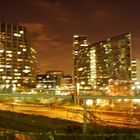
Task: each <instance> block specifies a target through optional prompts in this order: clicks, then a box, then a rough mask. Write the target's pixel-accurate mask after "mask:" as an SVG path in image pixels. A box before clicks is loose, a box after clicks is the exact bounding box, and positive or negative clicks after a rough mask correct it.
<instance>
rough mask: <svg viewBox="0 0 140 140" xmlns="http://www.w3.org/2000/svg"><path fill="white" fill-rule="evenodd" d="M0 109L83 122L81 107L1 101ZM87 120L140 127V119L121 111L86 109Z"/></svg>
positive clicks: (119, 125) (103, 123)
mask: <svg viewBox="0 0 140 140" xmlns="http://www.w3.org/2000/svg"><path fill="white" fill-rule="evenodd" d="M0 110H10V111H14V112H19V113H25V114H35V115H42V116H47V117H50V118H60V119H65V120H71V121H76V122H80V123H83V109H82V108H81V107H78V108H77V107H67V106H65V107H62V106H61V107H59V106H58V107H47V106H45V105H34V104H21V103H15V104H13V103H12V104H11V103H1V104H0ZM87 122H92V123H98V124H102V125H111V126H117V127H127V128H138V129H140V120H137V119H136V118H134V117H132V114H128V113H127V114H124V113H122V112H111V111H102V112H101V111H93V110H92V111H88V113H87Z"/></svg>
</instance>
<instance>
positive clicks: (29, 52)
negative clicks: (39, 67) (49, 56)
mask: <svg viewBox="0 0 140 140" xmlns="http://www.w3.org/2000/svg"><path fill="white" fill-rule="evenodd" d="M35 75H36V51H35V49H34V48H33V47H31V46H30V42H29V39H28V35H27V31H26V28H25V27H22V26H19V25H13V24H6V23H0V88H1V89H13V90H18V89H22V88H23V89H24V88H25V87H27V88H30V87H32V86H34V85H35V81H36V80H35Z"/></svg>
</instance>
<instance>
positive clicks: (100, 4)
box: [0, 0, 140, 74]
mask: <svg viewBox="0 0 140 140" xmlns="http://www.w3.org/2000/svg"><path fill="white" fill-rule="evenodd" d="M139 5H140V2H139V1H136V0H134V1H133V2H130V1H125V0H124V1H120V0H119V1H117V2H114V1H111V0H109V1H107V2H104V1H97V0H95V1H92V0H86V1H84V0H77V1H74V0H71V1H61V0H52V1H50V0H46V1H43V0H28V1H22V0H20V1H19V0H13V1H8V0H5V1H3V2H2V3H1V6H0V20H1V21H5V22H8V23H16V24H17V23H19V24H20V25H22V26H25V27H26V28H27V29H28V31H29V33H30V36H31V37H32V43H33V46H34V47H35V48H36V50H37V53H38V56H37V58H38V67H39V68H41V71H43V72H45V71H47V70H51V69H58V70H63V71H64V72H66V73H70V74H71V72H72V62H73V58H72V48H73V47H72V42H73V40H72V38H73V35H74V34H84V35H87V36H88V38H89V42H91V43H95V42H98V41H101V40H104V39H106V38H108V37H111V36H115V35H118V34H121V33H124V32H130V33H132V52H133V57H134V56H135V57H139V51H140V50H139V43H140V32H139V30H138V28H139V23H140V20H139V19H140V18H139V11H140V10H139V9H140V8H139V7H140V6H139ZM9 13H10V14H9ZM54 56H55V57H54Z"/></svg>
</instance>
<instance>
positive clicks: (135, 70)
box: [131, 59, 140, 95]
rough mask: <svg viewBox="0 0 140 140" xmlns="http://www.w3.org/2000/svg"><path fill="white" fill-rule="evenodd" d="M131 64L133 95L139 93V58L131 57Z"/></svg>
mask: <svg viewBox="0 0 140 140" xmlns="http://www.w3.org/2000/svg"><path fill="white" fill-rule="evenodd" d="M131 66H132V91H133V95H140V60H139V59H132V61H131Z"/></svg>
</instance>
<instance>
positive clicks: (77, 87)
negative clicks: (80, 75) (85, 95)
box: [76, 83, 80, 105]
mask: <svg viewBox="0 0 140 140" xmlns="http://www.w3.org/2000/svg"><path fill="white" fill-rule="evenodd" d="M79 89H80V83H76V92H77V93H76V94H77V95H78V96H79ZM77 105H79V98H78V99H77Z"/></svg>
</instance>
